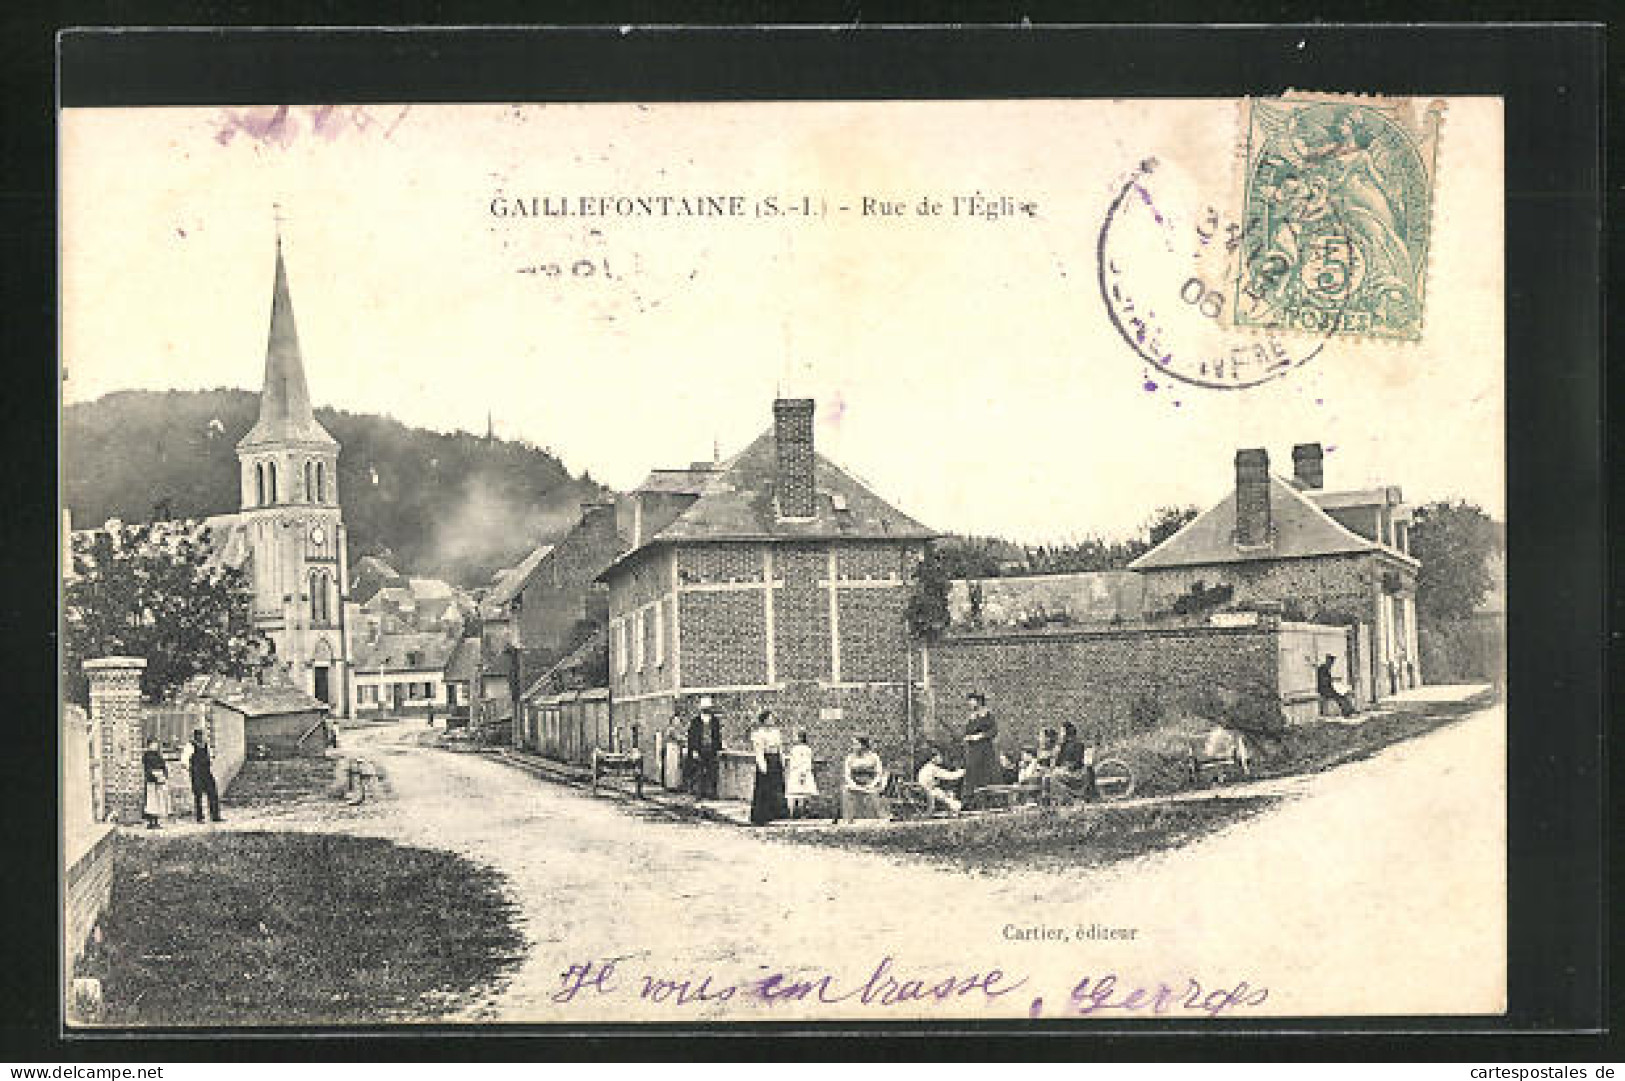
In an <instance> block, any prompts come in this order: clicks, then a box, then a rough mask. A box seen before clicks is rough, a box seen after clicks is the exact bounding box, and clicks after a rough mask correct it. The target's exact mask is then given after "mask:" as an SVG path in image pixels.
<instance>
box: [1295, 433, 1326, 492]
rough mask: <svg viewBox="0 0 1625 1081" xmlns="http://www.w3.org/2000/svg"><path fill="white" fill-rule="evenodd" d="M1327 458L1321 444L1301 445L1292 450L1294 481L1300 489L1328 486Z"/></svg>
mask: <svg viewBox="0 0 1625 1081" xmlns="http://www.w3.org/2000/svg"><path fill="white" fill-rule="evenodd" d="M1325 458H1326V456H1325V454H1324V452H1322V451H1321V449H1320V444H1319V443H1299V444H1298V445H1297V446H1295V447H1293V448H1292V479H1293V480H1294V481H1296V482H1297V484H1298V487H1299V488H1324V487H1325V486H1326V471H1325Z"/></svg>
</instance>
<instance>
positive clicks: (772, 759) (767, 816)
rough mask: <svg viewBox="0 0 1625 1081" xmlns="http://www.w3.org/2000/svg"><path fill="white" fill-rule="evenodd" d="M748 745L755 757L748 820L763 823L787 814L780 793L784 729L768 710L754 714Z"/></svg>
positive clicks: (782, 786) (787, 809)
mask: <svg viewBox="0 0 1625 1081" xmlns="http://www.w3.org/2000/svg"><path fill="white" fill-rule="evenodd" d="M750 749H751V753H752V754H754V755H755V757H756V780H755V784H754V786H753V787H752V788H751V796H750V824H751V825H753V826H765V825H767V824H768V823H769V822H774V821H777V820H778V819H781V818H787V817H788V816H789V814H790V808H789V806H788V805H787V803H786V802H785V794H784V733H782V732H780V731H779V726H778V725H777V724H775V723H774V721H773V711H772V710H770V709H764V710H762V712H761V713H759V714H757V715H756V727H755V728H752V729H751V730H750Z"/></svg>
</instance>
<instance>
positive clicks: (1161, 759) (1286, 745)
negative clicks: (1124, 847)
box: [1103, 706, 1481, 797]
mask: <svg viewBox="0 0 1625 1081" xmlns="http://www.w3.org/2000/svg"><path fill="white" fill-rule="evenodd" d="M1478 708H1481V707H1477V706H1461V707H1457V706H1439V707H1435V708H1433V709H1429V710H1427V711H1420V710H1413V711H1399V712H1394V713H1379V714H1377V715H1375V716H1372V717H1370V718H1368V719H1367V720H1366V721H1365V722H1364V723H1362V724H1341V723H1338V722H1336V721H1309V722H1306V723H1302V724H1294V725H1289V726H1287V727H1286V728H1285V729H1283V730H1282V731H1281V733H1280V734H1279V736H1277V737H1275V738H1263V737H1258V736H1253V735H1251V734H1249V735H1248V736H1247V737H1246V738H1247V744H1248V747H1249V748H1250V749H1251V752H1252V777H1253V779H1254V780H1258V779H1263V778H1269V777H1286V776H1291V775H1294V774H1301V773H1318V772H1320V771H1322V770H1327V769H1330V768H1332V767H1333V766H1340V765H1343V764H1344V763H1346V762H1354V761H1358V760H1359V759H1362V758H1369V757H1371V756H1372V755H1374V754H1376V753H1377V752H1378V751H1380V750H1382V749H1383V748H1384V747H1389V746H1392V745H1393V744H1395V743H1400V742H1403V741H1404V740H1407V739H1414V738H1415V737H1417V736H1421V735H1425V734H1426V733H1428V732H1432V731H1434V730H1435V729H1437V728H1440V727H1442V726H1443V725H1446V724H1449V723H1450V722H1452V721H1454V720H1457V719H1458V718H1460V717H1463V716H1465V715H1467V714H1468V713H1471V712H1473V711H1474V710H1476V709H1478ZM1212 727H1213V722H1212V721H1208V720H1204V719H1202V718H1199V717H1179V718H1176V719H1174V720H1172V721H1170V722H1169V723H1167V724H1163V725H1159V726H1157V727H1156V728H1153V729H1151V730H1150V731H1147V732H1141V733H1139V734H1137V735H1134V736H1130V737H1127V738H1124V739H1120V740H1114V741H1113V742H1112V744H1111V746H1109V747H1107V748H1106V749H1105V750H1104V752H1103V753H1104V754H1107V755H1110V756H1112V757H1114V758H1121V759H1122V760H1123V761H1125V762H1127V763H1128V765H1129V768H1130V769H1132V770H1133V771H1134V776H1135V779H1136V786H1135V790H1134V794H1135V796H1136V797H1139V796H1167V795H1173V794H1175V793H1178V792H1185V791H1189V790H1190V789H1191V788H1192V787H1193V785H1192V782H1191V779H1190V774H1189V762H1190V746H1191V741H1192V740H1199V739H1200V738H1201V737H1203V736H1204V735H1206V733H1207V732H1208V730H1209V729H1211V728H1212Z"/></svg>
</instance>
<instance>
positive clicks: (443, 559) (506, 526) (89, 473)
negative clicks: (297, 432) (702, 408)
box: [62, 389, 606, 586]
mask: <svg viewBox="0 0 1625 1081" xmlns="http://www.w3.org/2000/svg"><path fill="white" fill-rule="evenodd" d="M258 410H259V395H258V394H255V393H252V392H250V391H246V390H224V389H222V390H208V391H120V392H118V393H115V394H109V395H107V396H105V397H102V398H98V399H97V400H95V401H93V402H84V403H78V404H74V405H70V406H67V407H66V408H65V409H64V410H63V415H62V491H63V498H64V500H65V501H66V503H67V506H68V507H69V509H70V510H71V511H72V512H73V523H74V526H75V527H76V528H77V527H87V526H93V525H100V524H101V523H102V522H105V521H106V520H107V519H108V518H120V519H122V520H124V521H146V520H149V519H151V518H153V517H157V516H165V515H168V516H174V517H182V518H184V517H201V516H203V515H208V514H220V513H223V512H229V511H235V510H237V509H238V474H237V456H236V452H235V451H236V445H237V441H238V440H239V439H241V438H242V437H243V435H244V434H245V433H246V432H247V431H248V429H249V427H250V426H251V425H252V424H253V423H254V419H255V417H256V416H257V415H258ZM316 417H317V419H318V420H320V421H321V423H322V426H323V427H325V428H326V429H327V430H328V431H329V432H331V433H332V435H333V438H334V439H337V440H338V441H339V443H340V445H341V448H342V449H341V451H340V453H339V469H338V486H339V498H340V500H341V501H342V503H343V507H344V521H345V523H346V525H347V526H348V527H349V531H350V558H351V559H352V560H356V559H360V558H361V557H362V556H365V555H375V554H376V555H383V556H385V557H387V558H388V559H390V561H391V562H392V563H394V565H395V566H397V567H398V568H399V569H400V570H402V571H403V572H406V573H410V574H422V575H432V576H436V577H442V578H445V579H447V580H448V581H451V582H455V583H457V584H460V585H465V586H475V585H484V584H486V583H487V582H489V580H490V577H491V574H492V573H493V572H494V571H496V570H498V569H499V568H502V567H506V566H511V565H512V564H514V563H516V562H518V560H519V559H520V558H521V557H522V556H523V555H524V553H526V552H528V551H530V550H531V549H532V548H534V547H535V546H536V545H538V544H542V543H546V542H548V541H550V540H552V539H553V538H554V537H556V536H557V535H559V534H560V533H562V532H563V531H564V530H565V529H567V528H568V527H569V526H570V525H571V524H572V523H573V522H574V521H575V520H576V518H577V517H578V515H579V514H580V505H581V503H583V502H586V501H589V500H593V499H599V498H603V497H604V496H605V495H606V489H604V488H603V487H602V486H601V485H599V484H598V483H597V482H595V481H594V480H593V479H592V478H591V476H590V475H588V474H587V473H586V472H583V473H582V474H581V475H580V476H573V475H571V473H570V471H569V470H568V469H566V468H565V467H564V465H563V464H562V463H560V462H559V460H558V459H557V458H555V457H554V456H553V455H552V454H550V453H548V452H547V451H545V450H542V449H540V448H538V447H534V446H531V445H530V444H528V443H522V442H510V441H508V440H504V439H489V440H488V439H485V438H484V437H482V436H476V435H470V434H468V433H462V432H460V433H455V434H451V435H447V434H444V433H441V432H432V431H428V430H426V429H422V428H409V427H407V426H406V425H404V424H401V423H400V422H399V421H396V420H393V419H391V418H389V417H382V416H376V415H373V414H357V413H347V412H343V411H340V410H335V409H317V410H316Z"/></svg>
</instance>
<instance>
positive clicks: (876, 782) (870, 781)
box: [841, 736, 887, 821]
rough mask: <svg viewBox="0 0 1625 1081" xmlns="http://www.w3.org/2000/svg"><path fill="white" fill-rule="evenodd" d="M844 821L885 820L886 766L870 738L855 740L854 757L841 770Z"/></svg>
mask: <svg viewBox="0 0 1625 1081" xmlns="http://www.w3.org/2000/svg"><path fill="white" fill-rule="evenodd" d="M841 775H842V780H843V782H844V786H843V787H842V789H841V817H842V818H845V819H847V820H849V821H855V820H857V819H860V818H885V817H887V815H886V802H885V800H883V799H882V798H881V796H880V793H881V792H883V791H885V788H886V765H885V763H884V762H882V761H881V760H880V756H879V755H878V754H876V753H875V749H874V745H873V744H872V743H871V742H870V740H869V737H868V736H853V737H852V753H851V754H849V755H847V756H846V762H845V763H844V764H843V765H842V767H841Z"/></svg>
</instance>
